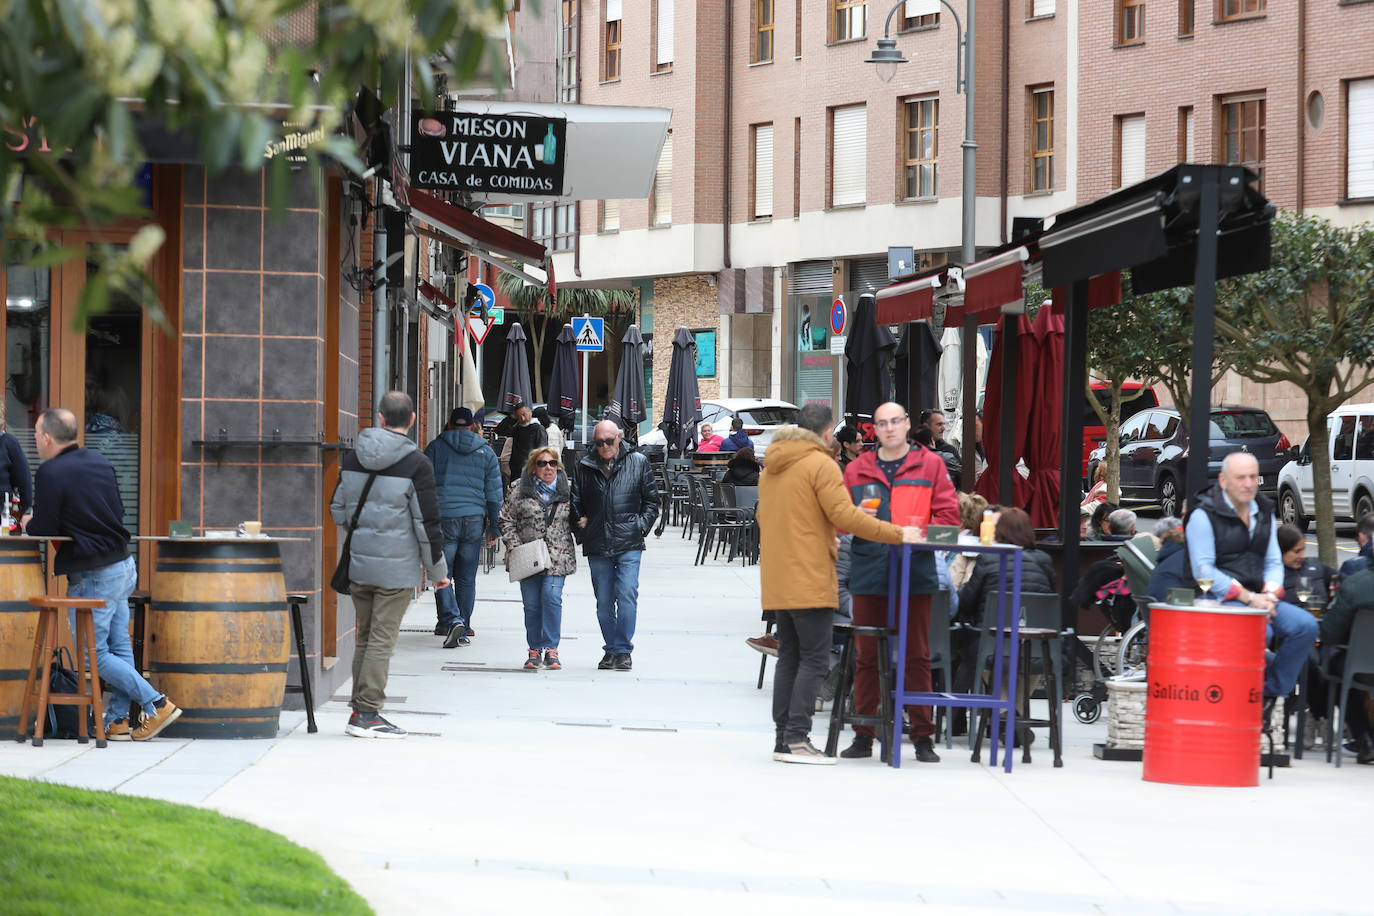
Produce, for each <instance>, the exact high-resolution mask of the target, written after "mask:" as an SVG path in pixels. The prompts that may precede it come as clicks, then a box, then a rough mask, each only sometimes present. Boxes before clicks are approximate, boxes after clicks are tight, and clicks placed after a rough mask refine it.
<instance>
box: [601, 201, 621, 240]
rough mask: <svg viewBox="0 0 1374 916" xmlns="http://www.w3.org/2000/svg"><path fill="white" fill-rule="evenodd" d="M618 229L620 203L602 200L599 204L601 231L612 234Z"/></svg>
mask: <svg viewBox="0 0 1374 916" xmlns="http://www.w3.org/2000/svg"><path fill="white" fill-rule="evenodd" d="M619 228H620V201H619V200H603V201H602V202H601V229H602V231H603V232H612V231H614V230H617V229H619Z"/></svg>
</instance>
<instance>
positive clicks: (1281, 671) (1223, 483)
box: [1185, 452, 1317, 722]
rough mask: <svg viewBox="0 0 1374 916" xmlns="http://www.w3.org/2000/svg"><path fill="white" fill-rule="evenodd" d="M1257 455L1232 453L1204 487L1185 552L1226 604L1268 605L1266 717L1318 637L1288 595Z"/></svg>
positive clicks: (1290, 685) (1195, 572) (1275, 526)
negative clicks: (1270, 646) (1285, 597)
mask: <svg viewBox="0 0 1374 916" xmlns="http://www.w3.org/2000/svg"><path fill="white" fill-rule="evenodd" d="M1259 481H1260V476H1259V461H1257V460H1256V459H1255V456H1254V455H1252V454H1250V453H1249V452H1232V453H1231V454H1229V455H1227V456H1226V459H1225V460H1224V461H1222V463H1221V473H1220V475H1219V476H1218V477H1217V482H1216V483H1215V484H1214V485H1213V486H1210V487H1208V488H1207V489H1206V490H1203V491H1202V492H1201V493H1199V494H1198V495H1197V497H1196V499H1195V500H1194V504H1193V509H1192V511H1191V512H1190V513H1189V515H1188V523H1187V525H1186V527H1185V531H1186V532H1187V544H1188V558H1189V560H1190V562H1191V565H1192V569H1193V578H1194V579H1196V580H1199V581H1201V580H1203V579H1210V580H1212V586H1211V588H1210V589H1208V595H1209V597H1212V598H1216V599H1217V600H1219V601H1221V603H1222V604H1227V605H1232V606H1245V607H1251V608H1256V609H1258V610H1264V611H1267V612H1268V614H1269V629H1268V634H1267V637H1266V639H1267V641H1268V642H1270V643H1274V650H1273V651H1272V652H1266V653H1265V665H1264V705H1263V719H1262V720H1261V721H1264V722H1268V721H1269V710H1270V709H1271V708H1272V707H1273V705H1274V702H1275V700H1277V699H1278V698H1279V697H1286V696H1288V694H1289V693H1290V692H1291V691H1292V690H1293V685H1294V684H1295V683H1297V680H1298V675H1299V674H1300V673H1301V672H1302V665H1303V661H1304V660H1305V659H1306V658H1307V654H1308V652H1310V651H1311V649H1312V643H1313V641H1314V640H1315V639H1316V638H1317V620H1316V618H1314V617H1313V616H1312V615H1311V614H1309V613H1308V612H1307V611H1304V610H1303V609H1302V608H1300V607H1297V606H1295V605H1292V604H1289V603H1288V602H1286V601H1284V600H1283V555H1282V553H1280V551H1279V542H1278V523H1277V522H1276V521H1275V520H1274V504H1273V502H1271V501H1270V500H1269V499H1268V498H1267V497H1265V496H1264V495H1263V494H1261V493H1260V492H1259Z"/></svg>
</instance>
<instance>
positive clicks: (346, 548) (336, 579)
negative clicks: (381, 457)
mask: <svg viewBox="0 0 1374 916" xmlns="http://www.w3.org/2000/svg"><path fill="white" fill-rule="evenodd" d="M376 479H377V472H376V471H373V472H372V473H371V474H369V475H368V477H367V483H365V484H363V492H362V495H360V496H359V497H358V507H357V508H356V509H354V510H353V520H352V521H350V522H349V523H348V533H347V534H345V535H344V542H343V550H341V551H339V563H338V565H337V566H335V567H334V575H333V576H331V577H330V579H329V587H330V588H332V589H334V591H336V592H338V593H339V594H340V595H347V594H350V592H349V590H348V588H349V586H348V581H349V580H348V575H349V572H350V570H351V568H352V566H353V530H354V529H355V528H357V527H358V516H360V515H362V514H363V503H365V502H367V494H368V493H370V492H371V491H372V482H373V481H374V480H376Z"/></svg>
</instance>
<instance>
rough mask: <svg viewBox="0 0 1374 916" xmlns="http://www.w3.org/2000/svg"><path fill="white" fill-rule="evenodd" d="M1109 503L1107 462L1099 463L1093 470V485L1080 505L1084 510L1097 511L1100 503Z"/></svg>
mask: <svg viewBox="0 0 1374 916" xmlns="http://www.w3.org/2000/svg"><path fill="white" fill-rule="evenodd" d="M1106 501H1107V462H1105V461H1103V462H1099V463H1098V465H1097V467H1096V468H1095V469H1094V470H1093V485H1092V486H1091V487H1090V488H1089V489H1088V494H1087V495H1086V496H1084V497H1083V502H1082V503H1081V504H1080V506H1081V507H1083V508H1088V509H1096V508H1097V504H1098V503H1105V502H1106Z"/></svg>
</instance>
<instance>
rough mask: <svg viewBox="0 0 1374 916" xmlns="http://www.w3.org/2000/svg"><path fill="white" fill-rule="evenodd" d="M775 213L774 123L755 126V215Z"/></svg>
mask: <svg viewBox="0 0 1374 916" xmlns="http://www.w3.org/2000/svg"><path fill="white" fill-rule="evenodd" d="M772 215H773V125H772V124H760V125H759V126H758V127H755V128H754V216H755V217H760V216H772Z"/></svg>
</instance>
